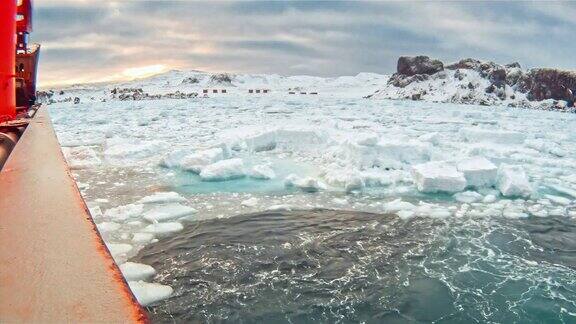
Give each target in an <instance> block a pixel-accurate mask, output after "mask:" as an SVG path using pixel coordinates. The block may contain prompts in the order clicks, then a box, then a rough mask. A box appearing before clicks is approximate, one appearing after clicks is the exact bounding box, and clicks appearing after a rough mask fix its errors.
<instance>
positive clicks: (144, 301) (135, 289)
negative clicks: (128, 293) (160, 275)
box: [128, 281, 173, 306]
mask: <svg viewBox="0 0 576 324" xmlns="http://www.w3.org/2000/svg"><path fill="white" fill-rule="evenodd" d="M128 285H129V286H130V290H132V293H133V294H134V296H135V297H136V299H137V300H138V302H139V303H140V305H142V306H148V305H151V304H153V303H155V302H158V301H161V300H164V299H166V298H168V297H170V296H171V295H172V292H173V289H172V287H170V286H164V285H161V284H157V283H148V282H144V281H128Z"/></svg>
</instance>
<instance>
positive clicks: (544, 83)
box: [517, 69, 576, 103]
mask: <svg viewBox="0 0 576 324" xmlns="http://www.w3.org/2000/svg"><path fill="white" fill-rule="evenodd" d="M517 89H518V90H519V91H522V92H525V93H528V99H529V100H536V101H540V100H545V99H556V100H565V101H568V102H570V103H572V102H573V101H574V94H576V72H571V71H560V70H556V69H533V70H530V72H528V73H527V74H525V75H523V76H522V77H521V78H520V79H519V80H518V85H517Z"/></svg>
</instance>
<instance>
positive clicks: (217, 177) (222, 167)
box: [200, 158, 246, 181]
mask: <svg viewBox="0 0 576 324" xmlns="http://www.w3.org/2000/svg"><path fill="white" fill-rule="evenodd" d="M245 175H246V172H245V170H244V162H243V161H242V159H238V158H236V159H229V160H222V161H218V162H216V163H214V164H210V165H208V166H206V167H205V168H204V169H203V170H202V172H200V178H202V180H203V181H226V180H232V179H238V178H242V177H244V176H245Z"/></svg>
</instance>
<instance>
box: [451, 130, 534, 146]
mask: <svg viewBox="0 0 576 324" xmlns="http://www.w3.org/2000/svg"><path fill="white" fill-rule="evenodd" d="M460 135H461V136H462V137H463V138H464V139H465V140H466V141H468V142H484V143H494V144H504V145H510V144H522V143H524V141H525V140H526V134H524V133H520V132H513V131H505V130H495V129H482V128H472V127H470V128H462V129H461V130H460Z"/></svg>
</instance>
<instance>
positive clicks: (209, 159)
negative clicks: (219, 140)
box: [178, 147, 225, 173]
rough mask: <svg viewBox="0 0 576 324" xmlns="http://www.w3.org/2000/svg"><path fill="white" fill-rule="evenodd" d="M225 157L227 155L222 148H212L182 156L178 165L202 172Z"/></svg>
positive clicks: (184, 168) (188, 169)
mask: <svg viewBox="0 0 576 324" xmlns="http://www.w3.org/2000/svg"><path fill="white" fill-rule="evenodd" d="M224 158H225V155H224V150H223V149H222V148H219V147H217V148H211V149H208V150H203V151H198V152H196V153H193V154H190V155H186V156H184V157H182V159H181V160H180V162H179V163H178V166H179V167H180V168H182V169H183V170H187V171H192V172H195V173H200V172H202V170H203V169H204V168H205V167H206V166H208V165H211V164H214V163H216V162H218V161H220V160H222V159H224Z"/></svg>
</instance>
